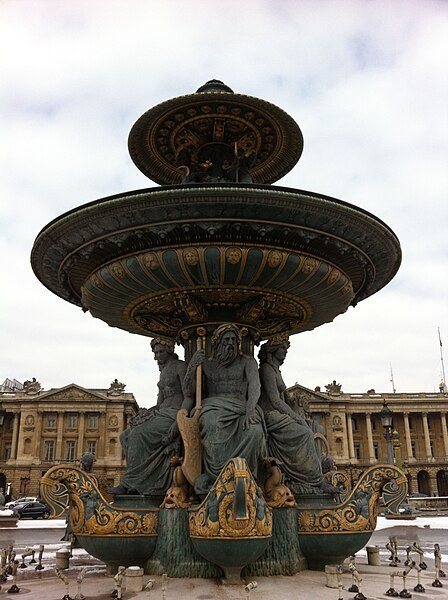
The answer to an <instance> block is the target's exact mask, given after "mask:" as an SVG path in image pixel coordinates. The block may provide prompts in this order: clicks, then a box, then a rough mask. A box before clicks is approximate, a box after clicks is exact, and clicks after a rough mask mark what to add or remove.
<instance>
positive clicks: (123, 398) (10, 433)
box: [0, 379, 138, 497]
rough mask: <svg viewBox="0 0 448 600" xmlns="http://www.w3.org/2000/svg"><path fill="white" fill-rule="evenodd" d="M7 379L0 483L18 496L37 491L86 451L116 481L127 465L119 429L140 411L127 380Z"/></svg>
mask: <svg viewBox="0 0 448 600" xmlns="http://www.w3.org/2000/svg"><path fill="white" fill-rule="evenodd" d="M8 381H9V380H7V381H6V382H5V384H6V385H5V384H4V385H3V386H1V388H0V389H1V391H0V406H1V408H2V410H1V416H0V420H1V424H0V487H3V488H4V489H5V491H7V490H8V488H9V489H10V493H12V494H13V495H14V496H16V497H17V496H21V495H27V496H28V495H32V496H34V495H36V496H37V495H38V493H39V482H40V479H41V477H42V475H43V474H44V473H45V472H46V471H47V470H48V469H49V468H50V467H51V466H53V465H55V464H61V463H72V464H79V460H80V458H81V456H82V455H83V454H84V453H85V452H91V453H92V454H94V455H95V464H94V470H95V472H96V474H97V475H98V477H99V478H100V480H102V481H103V482H104V484H105V485H116V484H118V482H119V481H120V479H121V476H122V474H123V472H124V468H125V460H124V456H123V453H122V449H121V445H120V439H119V438H120V434H121V432H122V431H123V429H125V428H126V427H127V423H128V420H129V419H130V417H132V415H134V414H135V413H136V412H137V410H138V406H137V402H136V400H135V398H134V395H133V394H131V393H127V392H125V391H124V389H125V386H124V385H123V384H121V383H120V382H118V381H117V380H115V381H114V382H112V383H111V385H110V386H109V388H107V389H85V388H82V387H81V386H79V385H76V384H71V385H67V386H65V387H62V388H57V389H50V390H43V389H42V388H41V386H40V384H39V382H37V381H36V380H35V379H33V381H28V382H25V384H24V385H23V386H21V385H20V384H19V383H18V382H15V383H16V385H8ZM9 383H11V382H10V381H9ZM21 387H22V389H20V388H21Z"/></svg>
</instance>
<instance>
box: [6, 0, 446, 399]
mask: <svg viewBox="0 0 448 600" xmlns="http://www.w3.org/2000/svg"><path fill="white" fill-rule="evenodd" d="M447 30H448V8H447V5H446V3H444V2H439V1H435V0H434V1H431V0H427V1H426V2H420V1H417V0H407V1H406V2H405V1H396V2H393V3H391V2H385V1H380V0H377V1H371V2H361V1H357V0H353V1H351V0H347V1H345V0H341V1H339V2H334V1H324V0H318V1H301V2H296V1H292V0H289V1H277V2H273V1H269V0H265V1H261V0H251V1H249V2H245V3H241V2H237V1H236V0H228V1H227V2H226V3H210V2H207V1H206V0H195V1H194V2H184V1H180V0H153V1H152V2H147V1H143V0H142V1H136V0H134V1H132V2H125V1H124V0H119V1H118V0H117V1H110V0H108V1H105V0H96V1H95V2H89V1H87V0H85V1H78V2H75V3H74V2H71V1H70V0H60V1H59V2H54V1H52V0H48V1H44V0H41V1H40V2H34V1H31V0H21V1H20V2H17V1H12V0H9V1H4V2H2V3H1V4H0V51H1V52H2V56H3V57H6V60H3V61H2V64H1V66H0V76H1V80H2V95H1V99H0V126H1V130H2V136H1V139H0V169H1V177H0V193H1V198H2V203H1V204H2V206H1V208H0V218H1V221H0V256H1V259H0V260H1V275H2V290H4V289H6V290H7V293H3V294H2V316H3V317H4V318H3V323H2V333H3V339H4V340H5V339H6V340H7V343H6V344H5V343H3V344H2V349H1V353H2V360H1V364H2V370H3V373H2V376H3V377H16V378H18V379H25V378H29V377H30V376H36V377H37V378H38V379H40V380H41V382H42V384H43V385H44V386H45V387H53V386H56V385H65V384H67V383H69V382H71V381H75V382H78V383H80V384H81V385H86V386H91V387H101V386H107V385H108V384H109V383H110V381H111V380H112V379H113V378H115V377H117V378H118V379H120V380H121V381H124V382H125V383H127V386H128V388H127V389H128V390H130V391H133V392H135V393H136V396H137V398H138V400H139V401H140V402H141V403H142V404H152V403H153V402H154V400H155V395H156V387H155V383H156V381H157V377H158V375H157V368H156V365H155V363H154V362H153V360H152V355H151V352H150V350H149V346H148V340H147V339H142V338H139V337H137V336H131V335H129V334H127V333H125V332H121V331H119V330H115V329H111V328H108V327H107V326H106V325H105V324H104V323H102V322H100V321H96V320H94V319H92V318H91V317H90V316H89V315H84V314H83V313H82V312H81V311H80V309H79V308H76V307H74V306H72V305H70V304H68V303H65V302H63V301H62V300H60V299H59V298H57V297H56V296H53V295H52V294H51V293H50V292H48V290H46V289H45V288H44V287H43V286H41V284H40V283H39V282H38V281H37V279H36V278H35V277H34V275H33V273H32V271H31V268H30V266H29V253H30V249H31V246H32V243H33V240H34V238H35V236H36V235H37V233H38V231H39V230H40V229H41V228H42V227H43V226H44V225H45V224H46V223H47V222H49V221H50V220H51V219H53V218H55V217H56V216H58V215H59V214H61V213H62V212H64V211H66V210H69V209H71V208H73V207H75V206H79V205H81V204H84V203H86V202H89V201H91V200H94V199H96V198H99V197H102V196H106V195H110V194H115V193H119V192H122V191H125V190H131V189H138V188H142V187H152V186H153V183H152V182H151V181H149V180H148V179H146V178H145V177H144V176H143V175H142V174H141V173H140V172H139V171H138V170H137V169H135V167H134V166H133V164H132V161H131V159H130V158H129V156H128V153H127V135H128V132H129V130H130V128H131V126H132V124H133V123H134V121H135V120H136V119H137V118H138V117H139V116H140V115H141V114H142V113H143V112H144V111H146V110H147V109H148V108H150V107H151V106H153V105H155V104H157V103H159V102H162V101H164V100H166V99H168V98H170V97H173V96H177V95H182V94H186V93H190V92H192V91H194V90H195V89H196V88H197V87H199V85H201V84H203V83H204V82H205V81H207V80H208V79H211V78H214V77H216V78H220V79H223V80H224V81H225V82H226V83H227V84H228V85H230V87H232V88H233V89H234V90H235V91H237V92H241V93H246V94H248V95H254V96H259V97H262V98H265V99H266V100H269V101H271V102H274V103H275V104H277V105H278V106H281V107H282V108H284V110H286V111H287V112H289V113H290V114H291V115H292V116H293V117H294V118H295V119H296V120H297V121H298V123H299V125H300V126H301V128H302V130H303V133H304V136H305V150H304V154H303V157H302V159H301V161H300V162H299V164H298V165H297V167H296V168H295V169H294V171H293V172H291V173H290V174H288V175H287V176H286V177H285V178H284V179H283V180H282V181H281V182H279V183H280V184H281V185H285V186H291V187H298V188H302V189H309V190H313V191H315V192H319V193H324V194H328V195H332V196H335V197H337V198H341V199H343V200H346V201H347V202H351V203H353V204H355V205H358V206H360V207H362V208H364V209H366V210H368V211H370V212H372V213H374V214H375V215H377V216H378V217H379V218H381V219H383V220H384V221H385V222H386V223H387V224H388V225H389V226H390V227H391V228H392V229H393V230H394V231H395V232H396V233H397V235H398V237H399V238H400V241H401V244H402V248H403V264H402V267H401V269H400V271H399V273H398V275H397V276H396V278H395V280H394V281H393V282H392V283H391V284H390V285H389V286H388V287H387V288H386V289H384V290H382V291H381V292H379V293H378V294H377V295H376V296H374V297H372V298H370V299H368V300H366V301H365V302H363V303H361V304H359V305H358V306H357V307H356V309H354V310H352V309H350V310H349V311H348V312H347V313H346V314H344V315H342V316H340V317H338V318H337V319H336V320H335V321H334V323H332V324H329V325H326V326H323V327H321V328H320V329H317V330H315V331H313V332H310V333H306V334H303V335H300V336H295V338H294V339H293V341H292V346H291V351H290V354H289V356H288V361H287V362H286V363H285V365H284V374H285V380H286V381H287V383H294V381H295V380H296V379H297V378H298V379H299V382H300V383H303V384H305V385H308V386H310V387H314V386H315V385H321V386H323V385H325V384H326V383H328V382H329V381H330V380H332V379H334V378H337V379H339V380H340V381H341V383H342V384H343V389H345V390H348V391H353V392H357V391H365V390H367V389H368V388H371V387H374V388H376V389H377V390H378V391H384V390H386V391H387V390H390V389H391V385H390V382H389V379H390V373H389V370H390V367H389V364H390V363H392V365H393V368H394V374H395V379H396V387H397V389H398V391H403V390H408V391H409V390H414V391H425V390H426V391H432V390H433V388H434V386H436V387H437V384H438V378H439V372H440V360H439V354H438V351H439V347H438V339H437V326H440V327H441V331H442V336H443V337H444V339H446V341H447V343H446V345H445V348H446V347H447V346H448V314H447V313H448V311H447V309H446V306H447V301H448V289H447V286H448V284H447V281H448V273H447V267H446V264H447V262H446V259H447V256H446V254H447V243H446V223H447V217H448V212H447V203H446V195H447V191H448V175H447V172H446V171H447V170H446V164H447V158H448V149H447V139H448V136H447V133H448V115H447V110H446V106H447V105H448V102H447V101H448V89H447V88H448V83H447V78H446V72H447V55H448V52H447V47H446V46H447V43H446V33H447Z"/></svg>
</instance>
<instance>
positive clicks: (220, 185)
mask: <svg viewBox="0 0 448 600" xmlns="http://www.w3.org/2000/svg"><path fill="white" fill-rule="evenodd" d="M216 188H227V189H232V188H234V189H236V190H238V189H250V190H257V189H259V190H261V191H270V190H272V191H276V192H285V193H288V194H294V195H302V196H306V197H308V198H310V199H312V198H316V199H319V200H325V201H327V202H330V203H334V204H336V205H339V206H341V207H346V208H348V209H350V210H353V211H355V212H358V213H360V214H361V215H364V216H366V217H369V218H370V219H372V220H373V221H375V222H376V223H377V224H379V225H382V226H383V227H384V228H385V229H387V231H388V232H389V233H390V234H391V235H392V236H393V237H394V238H395V240H396V241H397V243H398V246H399V247H400V241H399V239H398V237H397V235H396V234H395V232H394V231H393V229H392V228H391V227H390V226H389V225H387V223H385V222H384V221H383V220H382V219H380V218H379V217H377V216H376V215H374V214H373V213H371V212H369V211H368V210H366V209H364V208H361V207H359V206H356V205H355V204H351V203H350V202H347V201H345V200H340V199H339V198H335V197H334V196H328V195H327V194H321V193H319V192H311V191H308V190H302V189H299V188H290V187H284V186H279V185H269V184H259V183H238V184H236V183H233V182H229V183H228V182H220V183H196V184H187V185H186V184H178V185H164V186H157V185H156V186H154V187H149V188H139V189H134V190H129V191H127V192H119V193H117V194H112V195H111V196H104V197H102V198H97V199H95V200H91V201H90V202H86V203H85V204H81V205H80V206H77V207H75V208H72V209H70V210H68V211H66V212H64V213H62V214H61V215H59V216H57V217H55V218H54V219H52V220H51V221H50V222H49V223H47V224H46V225H45V226H44V227H43V228H42V229H41V230H40V231H39V233H38V234H37V236H36V238H35V240H34V243H33V248H32V252H31V255H32V256H33V254H34V250H35V246H36V242H37V241H38V240H39V238H40V237H41V236H42V235H43V234H44V233H45V232H46V231H48V230H49V229H51V228H52V227H53V226H54V225H56V224H57V223H60V222H62V221H64V220H65V219H67V218H68V217H70V216H71V215H75V214H76V213H81V212H82V211H83V210H85V209H89V208H92V207H94V206H100V205H101V204H107V203H108V202H110V201H112V200H118V199H120V198H121V199H124V198H126V197H131V196H139V195H142V194H148V193H149V194H152V193H157V192H164V191H176V190H179V191H185V190H186V189H196V190H200V189H216ZM400 254H401V251H400Z"/></svg>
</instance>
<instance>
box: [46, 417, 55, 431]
mask: <svg viewBox="0 0 448 600" xmlns="http://www.w3.org/2000/svg"><path fill="white" fill-rule="evenodd" d="M47 427H48V429H55V427H56V413H48V415H47Z"/></svg>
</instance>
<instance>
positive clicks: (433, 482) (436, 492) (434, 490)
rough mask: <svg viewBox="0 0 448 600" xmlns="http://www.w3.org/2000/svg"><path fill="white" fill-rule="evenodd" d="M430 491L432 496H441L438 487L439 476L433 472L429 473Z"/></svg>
mask: <svg viewBox="0 0 448 600" xmlns="http://www.w3.org/2000/svg"><path fill="white" fill-rule="evenodd" d="M429 491H430V495H431V496H438V495H439V490H438V487H437V475H436V474H435V473H432V472H431V471H430V472H429Z"/></svg>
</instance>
